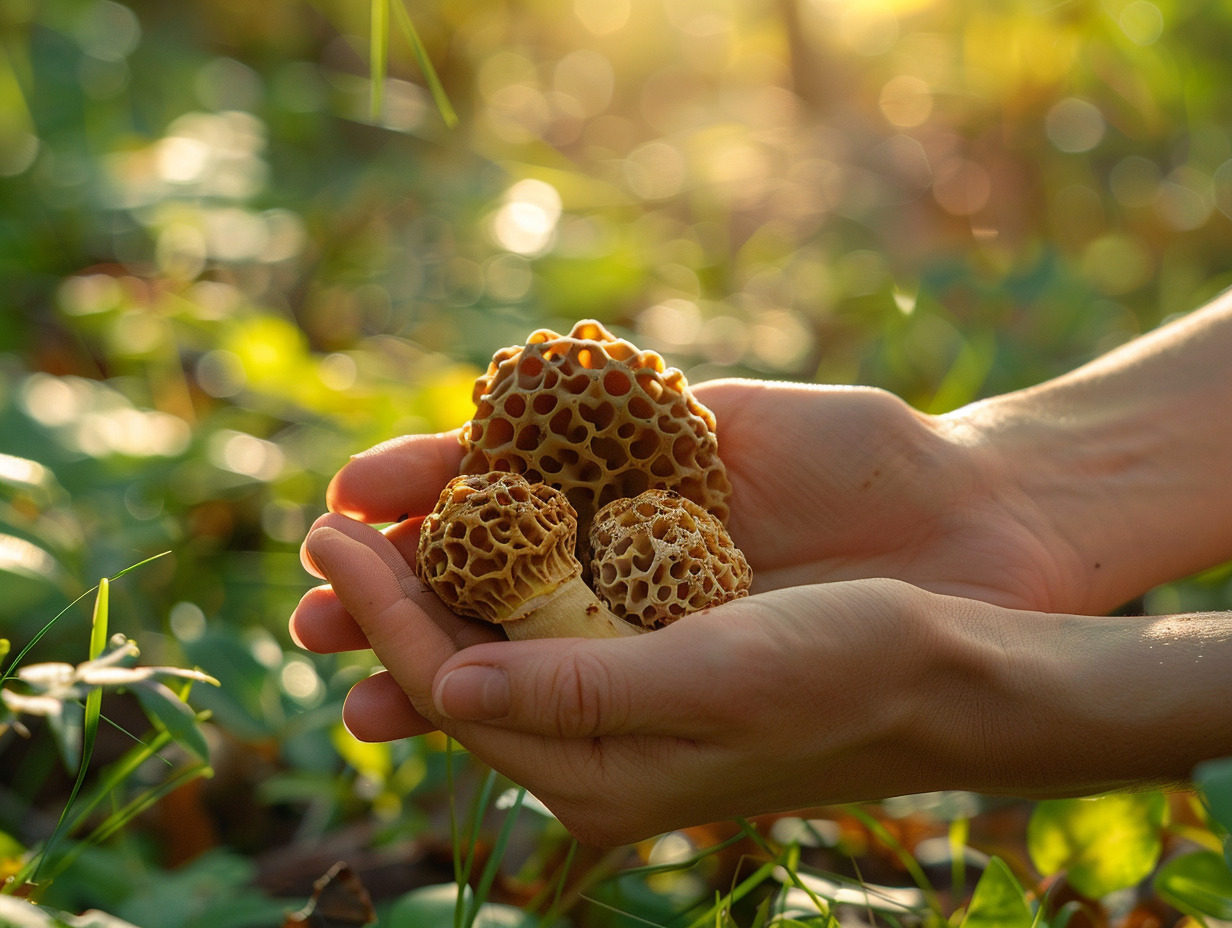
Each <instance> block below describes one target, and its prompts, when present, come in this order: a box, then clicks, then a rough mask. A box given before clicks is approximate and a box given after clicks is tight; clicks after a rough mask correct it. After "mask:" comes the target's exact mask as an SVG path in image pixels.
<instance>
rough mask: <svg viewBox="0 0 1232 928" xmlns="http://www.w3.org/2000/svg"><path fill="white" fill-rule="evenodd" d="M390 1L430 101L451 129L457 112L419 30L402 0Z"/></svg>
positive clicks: (455, 123) (456, 121) (454, 123)
mask: <svg viewBox="0 0 1232 928" xmlns="http://www.w3.org/2000/svg"><path fill="white" fill-rule="evenodd" d="M390 2H391V3H392V4H393V9H394V19H396V20H397V21H398V28H399V29H401V30H402V35H403V36H404V37H405V38H406V41H407V44H409V45H410V46H411V53H412V54H414V56H415V62H416V63H417V64H418V65H419V70H420V71H421V72H422V73H423V76H424V80H425V81H427V84H428V91H429V92H430V93H431V94H432V101H433V102H434V103H435V104H436V109H437V112H439V113H440V114H441V119H443V120H445V125H447V126H449V128H451V129H452V128H453V127H454V126H456V125H457V124H458V114H457V113H456V112H454V108H453V104H451V103H450V102H449V95H448V94H446V93H445V87H444V85H443V84H441V79H440V77H439V76H438V75H437V73H436V68H435V67H433V65H432V59H431V58H430V57H429V56H428V50H427V49H426V48H425V47H424V44H423V40H422V39H421V38H420V37H419V31H418V30H417V29H416V28H415V24H414V23H413V22H411V17H410V14H408V13H407V12H406V7H405V6H403V4H402V0H390Z"/></svg>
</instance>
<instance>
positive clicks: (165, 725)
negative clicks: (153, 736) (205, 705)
mask: <svg viewBox="0 0 1232 928" xmlns="http://www.w3.org/2000/svg"><path fill="white" fill-rule="evenodd" d="M131 690H132V693H133V695H134V696H136V697H137V701H138V702H139V703H141V709H142V711H143V712H145V715H146V718H148V719H149V720H150V723H151V724H152V725H153V726H154V727H155V728H157V729H158V730H160V731H165V732H167V733H168V734H170V735H171V737H172V739H173V740H174V741H175V742H176V744H178V745H179V746H180V747H182V748H184V749H185V750H188V751H191V752H192V753H193V754H195V755H197V757H199V758H200V759H201V760H204V761H208V760H209V759H210V748H209V745H208V744H207V743H206V741H205V735H204V734H203V733H202V731H201V727H200V725H198V723H197V713H195V712H194V711H193V710H192V709H191V708H190V707H189V706H188V705H187V704H186V703H185V702H184V701H183V700H182V699H180V697H179V696H177V695H176V694H175V693H174V692H173V691H172V689H171V688H170V687H169V686H167V685H166V684H164V683H159V682H158V681H157V680H143V681H141V682H140V683H137V684H134V685H133V686H132V687H131Z"/></svg>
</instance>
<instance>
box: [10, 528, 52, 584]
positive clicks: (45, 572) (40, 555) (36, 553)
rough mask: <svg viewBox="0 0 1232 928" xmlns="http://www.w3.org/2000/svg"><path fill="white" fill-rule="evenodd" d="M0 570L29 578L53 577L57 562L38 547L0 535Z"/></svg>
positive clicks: (23, 540)
mask: <svg viewBox="0 0 1232 928" xmlns="http://www.w3.org/2000/svg"><path fill="white" fill-rule="evenodd" d="M0 570H4V571H8V572H9V573H15V574H22V575H23V576H27V577H51V576H54V575H55V574H56V572H57V565H56V560H55V558H53V557H52V556H51V555H50V554H48V553H47V552H46V551H44V550H43V549H42V548H40V547H38V545H34V544H31V543H30V542H28V541H26V540H25V539H24V538H17V537H16V536H14V535H0Z"/></svg>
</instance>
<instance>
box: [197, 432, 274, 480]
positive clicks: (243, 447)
mask: <svg viewBox="0 0 1232 928" xmlns="http://www.w3.org/2000/svg"><path fill="white" fill-rule="evenodd" d="M209 454H210V460H211V461H212V462H213V463H214V465H215V466H217V467H220V468H222V469H223V470H229V471H231V472H232V473H234V474H241V475H243V476H245V477H252V478H253V479H254V480H261V481H269V480H273V479H274V478H275V477H277V476H278V475H279V474H280V473H282V467H283V464H284V462H285V458H284V456H283V453H282V449H281V448H279V447H278V446H277V445H276V444H274V443H273V442H272V441H266V440H265V439H264V438H257V437H256V436H255V435H249V434H248V433H247V432H237V431H234V430H232V429H223V430H221V431H219V432H216V433H215V434H214V435H212V436H211V437H210V449H209Z"/></svg>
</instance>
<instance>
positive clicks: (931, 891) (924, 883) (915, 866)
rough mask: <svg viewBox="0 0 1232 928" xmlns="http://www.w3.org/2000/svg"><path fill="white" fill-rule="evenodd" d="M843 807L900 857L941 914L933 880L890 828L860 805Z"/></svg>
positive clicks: (930, 904)
mask: <svg viewBox="0 0 1232 928" xmlns="http://www.w3.org/2000/svg"><path fill="white" fill-rule="evenodd" d="M843 808H844V809H846V810H847V811H848V812H849V813H851V814H852V815H853V816H855V817H856V818H857V819H859V820H860V822H861V823H862V824H863V825H864V827H865V828H867V829H868V830H869V831H870V832H872V834H873V835H874V836H875V837H876V838H877V839H878V840H879V841H880V842H881V843H882V844H884V845H885V846H886V847H888V848H889V849H890V850H891V851H892V852H893V853H894V856H895V857H897V858H898V860H899V863H901V864H902V865H903V869H905V870H906V871H907V873H908V874H909V875H910V876H911V879H912V880H914V881H915V885H916V886H917V887H919V889H920V891H921V892H922V893H924V898H925V899H926V900H927V902H928V907H929V908H930V909H931V910H932V911H933V912H935V913H937V914H938V915H940V914H941V900H940V899H939V898H938V896H937V890H936V889H935V888H934V887H933V884H932V881H931V880H930V879H929V878H928V875H927V874H926V873H925V872H924V868H923V867H921V866H920V863H919V861H917V860H916V859H915V858H914V857H913V856H912V855H911V853H910V852H909V851H908V850H907V849H906V848H905V847H903V846H902V844H901V843H899V841H898V840H897V839H896V838H895V837H894V836H893V835H892V834H890V831H889V829H887V828H886V827H885V826H884V825H883V824H881V822H879V821H877V819H875V818H873V817H872V816H871V815H869V814H868V813H867V812H865V811H864V810H863V809H861V808H860V807H859V806H844V807H843Z"/></svg>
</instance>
